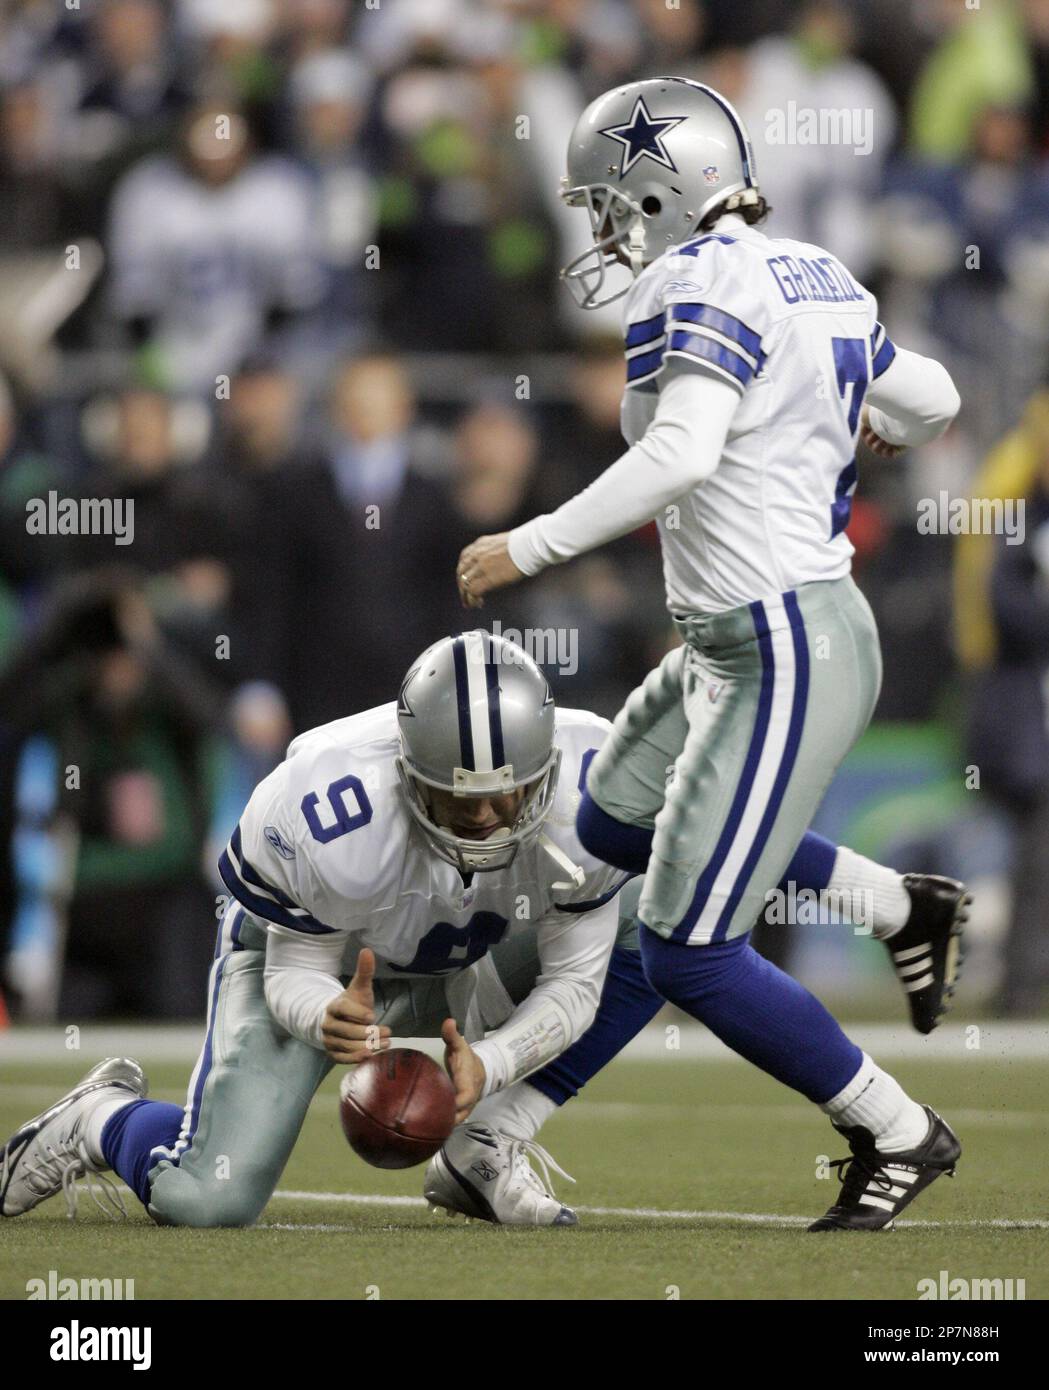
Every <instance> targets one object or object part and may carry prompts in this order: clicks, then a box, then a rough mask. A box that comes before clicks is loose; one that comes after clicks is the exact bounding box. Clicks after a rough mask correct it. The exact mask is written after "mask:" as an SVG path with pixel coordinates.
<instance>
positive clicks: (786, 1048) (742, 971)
mask: <svg viewBox="0 0 1049 1390" xmlns="http://www.w3.org/2000/svg"><path fill="white" fill-rule="evenodd" d="M640 934H641V959H642V961H643V962H644V966H645V975H646V977H647V979H648V982H649V984H651V985H652V987H653V988H654V989H656V990H658V991H659V993H660V994H661V995H662V996H663V997H664V999H669V1000H670V1002H671V1003H672V1004H676V1005H677V1006H678V1008H679V1009H684V1011H685V1012H686V1013H687V1014H691V1015H692V1017H693V1018H697V1019H699V1021H700V1023H704V1024H706V1026H707V1027H708V1028H709V1029H710V1031H711V1032H712V1033H714V1034H716V1035H717V1036H718V1037H719V1038H720V1039H721V1041H722V1042H723V1043H725V1044H726V1045H727V1046H728V1047H730V1048H731V1049H732V1050H733V1052H737V1053H738V1054H739V1055H740V1056H741V1057H745V1058H746V1059H747V1061H748V1062H753V1064H754V1065H755V1066H756V1067H760V1068H761V1070H762V1071H765V1072H768V1074H769V1075H770V1076H774V1077H775V1078H776V1080H777V1081H782V1082H783V1084H784V1086H790V1087H791V1088H792V1089H793V1090H795V1091H800V1092H801V1094H802V1095H803V1096H807V1097H808V1098H809V1100H811V1101H814V1102H815V1103H816V1104H817V1105H822V1104H823V1103H824V1102H825V1101H828V1100H830V1099H831V1097H832V1096H836V1095H837V1094H838V1092H839V1091H842V1090H844V1088H845V1086H847V1085H848V1083H849V1082H850V1081H851V1080H852V1078H853V1077H854V1076H855V1075H856V1073H857V1071H858V1070H859V1067H860V1062H861V1061H862V1058H863V1054H862V1052H861V1051H860V1049H859V1048H858V1047H857V1046H856V1044H855V1043H853V1042H850V1041H849V1039H848V1038H847V1037H846V1036H845V1034H844V1033H843V1032H842V1031H841V1028H840V1027H839V1025H838V1023H837V1022H836V1020H835V1019H834V1018H832V1017H831V1015H830V1014H829V1013H828V1012H827V1010H826V1009H825V1008H824V1007H823V1005H822V1004H821V1003H820V1002H819V1000H818V999H816V998H815V996H814V995H811V994H810V993H809V992H808V990H807V989H805V988H804V987H803V986H802V985H799V984H798V982H797V980H794V979H791V977H790V976H789V975H786V974H784V972H783V971H782V970H780V969H779V968H778V967H777V966H775V965H773V964H772V963H771V962H770V961H767V960H765V958H764V957H763V956H759V955H758V953H757V951H755V950H754V948H753V947H752V946H751V945H750V942H749V940H748V938H747V937H746V936H737V937H733V938H732V939H731V940H729V941H719V942H713V943H711V944H710V945H708V946H685V945H682V944H681V943H680V942H676V941H666V940H664V938H663V937H661V936H657V935H656V933H655V932H653V931H649V929H648V928H647V927H645V926H642V927H641V932H640Z"/></svg>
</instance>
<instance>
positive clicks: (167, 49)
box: [77, 0, 189, 160]
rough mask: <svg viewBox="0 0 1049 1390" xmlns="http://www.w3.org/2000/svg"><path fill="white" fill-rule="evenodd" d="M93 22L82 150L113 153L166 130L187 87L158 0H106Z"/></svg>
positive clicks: (90, 154) (89, 154) (82, 104)
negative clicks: (177, 63)
mask: <svg viewBox="0 0 1049 1390" xmlns="http://www.w3.org/2000/svg"><path fill="white" fill-rule="evenodd" d="M91 23H92V25H93V33H92V36H91V37H92V43H91V46H90V49H89V59H88V63H87V64H86V65H85V71H84V90H83V93H82V94H81V97H80V101H79V111H80V113H81V118H80V121H79V122H78V130H77V145H78V154H79V156H80V158H81V159H88V160H100V159H105V158H110V159H111V158H113V157H114V156H117V155H122V154H123V153H124V152H125V151H127V150H128V149H130V148H135V147H137V148H141V147H142V146H143V145H146V144H152V143H154V142H155V141H156V140H158V139H159V138H160V137H162V136H164V135H166V133H167V130H168V128H169V126H170V125H171V123H172V122H173V121H174V120H175V119H177V117H178V116H179V115H180V114H181V113H182V111H183V110H184V108H185V107H186V105H187V104H188V101H189V92H188V90H187V88H186V86H185V84H184V81H183V78H182V74H181V73H180V72H179V70H178V67H177V65H176V61H175V59H176V54H175V52H174V51H173V49H172V46H171V35H170V33H169V32H168V26H167V19H166V16H165V12H164V7H163V6H162V5H161V4H160V0H102V3H101V4H99V5H98V7H97V8H96V9H94V10H93V12H92V14H91Z"/></svg>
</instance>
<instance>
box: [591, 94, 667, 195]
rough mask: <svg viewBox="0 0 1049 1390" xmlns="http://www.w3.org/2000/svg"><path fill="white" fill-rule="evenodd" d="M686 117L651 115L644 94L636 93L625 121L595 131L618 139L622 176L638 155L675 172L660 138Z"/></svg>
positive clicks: (612, 138) (638, 157) (610, 138)
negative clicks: (641, 95)
mask: <svg viewBox="0 0 1049 1390" xmlns="http://www.w3.org/2000/svg"><path fill="white" fill-rule="evenodd" d="M685 119H687V118H686V117H685V116H658V117H657V116H652V115H650V114H649V110H648V107H647V106H646V105H645V98H644V97H638V99H637V101H636V102H635V103H634V110H633V114H632V115H631V117H630V120H629V121H628V122H627V124H626V125H612V126H607V127H606V128H605V129H604V130H599V131H598V134H599V135H605V136H607V137H608V139H609V140H618V141H619V143H620V144H621V145H622V147H623V149H622V152H621V153H620V156H619V177H620V178H621V179H622V178H625V176H626V175H627V174H629V173H630V170H631V169H632V168H633V167H634V165H635V164H637V162H638V161H639V160H641V159H651V160H654V161H655V163H656V164H661V165H662V166H663V168H664V169H671V170H673V172H674V173H675V174H676V173H677V172H678V168H677V165H676V164H675V163H674V161H673V160H672V159H671V157H670V155H669V154H667V152H666V149H665V148H664V146H663V139H664V137H665V136H666V135H668V134H669V133H670V131H672V130H673V129H674V127H675V126H679V125H680V124H681V122H682V121H683V120H685Z"/></svg>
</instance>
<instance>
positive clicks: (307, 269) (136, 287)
mask: <svg viewBox="0 0 1049 1390" xmlns="http://www.w3.org/2000/svg"><path fill="white" fill-rule="evenodd" d="M315 217H316V207H315V201H314V197H313V194H312V191H311V188H310V185H309V182H308V181H307V180H306V178H305V177H304V175H303V174H302V173H301V172H300V171H299V170H298V169H296V168H295V167H294V166H293V165H291V164H290V163H288V162H287V161H286V160H283V159H279V158H277V157H275V156H265V155H258V154H256V153H255V152H254V151H253V149H252V140H251V134H250V131H249V129H248V124H247V121H246V120H245V118H244V117H243V116H242V115H241V114H240V113H239V112H237V111H230V110H229V108H227V107H223V106H221V105H217V104H212V105H209V106H202V107H198V108H197V110H195V111H194V112H193V114H192V116H191V117H190V119H189V120H188V121H187V122H186V124H185V126H184V128H183V131H182V136H181V140H180V145H179V152H178V157H177V158H168V157H160V158H156V159H149V160H146V161H145V162H144V163H142V164H139V165H137V166H136V167H135V168H134V169H132V170H131V172H130V173H129V174H128V175H127V176H126V177H125V178H124V179H123V180H122V182H121V183H120V185H119V187H118V188H117V190H116V193H115V195H114V199H113V211H112V219H111V225H110V233H109V254H110V257H111V267H112V305H113V311H114V313H115V314H116V315H117V317H118V318H119V319H121V320H122V321H123V322H124V323H125V324H126V325H127V326H128V328H129V329H130V330H131V332H132V333H133V334H134V335H135V337H136V338H137V339H138V341H140V342H145V341H150V342H151V343H152V345H153V346H154V347H155V348H156V350H157V351H158V352H159V354H160V358H161V370H162V372H163V373H164V375H165V376H166V378H167V379H168V380H169V382H170V383H171V384H173V385H176V386H179V387H183V388H195V389H197V390H201V391H204V390H207V391H212V392H213V391H214V390H215V385H216V379H217V378H218V377H219V376H220V375H225V376H229V375H230V374H232V373H233V372H234V371H236V369H237V367H238V365H239V364H240V362H241V360H242V359H243V357H244V356H245V355H246V353H247V352H248V351H249V350H250V349H251V348H252V347H253V346H254V345H255V344H256V343H257V342H258V339H259V336H260V334H261V333H262V332H263V330H264V328H266V327H267V326H269V327H276V326H279V324H280V323H281V322H282V321H283V320H286V319H287V318H288V317H289V316H293V315H298V314H303V313H305V312H307V311H309V310H310V309H313V308H314V307H315V306H316V305H317V304H318V302H319V300H320V298H321V295H322V292H323V288H324V279H323V274H322V269H321V263H320V252H319V247H318V240H317V229H316V221H315Z"/></svg>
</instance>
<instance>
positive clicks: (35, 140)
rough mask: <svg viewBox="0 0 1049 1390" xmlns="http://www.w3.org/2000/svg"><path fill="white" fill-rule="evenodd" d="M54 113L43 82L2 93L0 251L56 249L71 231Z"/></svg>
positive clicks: (18, 85) (72, 210) (27, 82)
mask: <svg viewBox="0 0 1049 1390" xmlns="http://www.w3.org/2000/svg"><path fill="white" fill-rule="evenodd" d="M61 156H62V143H61V131H60V126H59V121H58V118H57V112H56V111H55V109H54V106H53V103H51V102H50V101H49V97H48V92H47V89H46V87H45V85H44V83H43V82H42V81H41V80H38V79H29V78H27V79H25V80H23V81H21V82H17V83H14V84H13V85H11V86H9V87H7V88H5V89H4V90H3V91H2V92H0V200H2V203H3V209H4V215H3V217H0V247H3V249H4V250H8V251H9V250H20V251H24V250H30V249H32V250H35V249H39V248H40V247H42V246H52V245H55V244H56V243H57V242H58V241H59V240H60V238H61V237H62V235H63V234H64V232H65V230H66V229H67V228H69V227H70V226H72V225H75V218H76V211H75V204H74V203H73V200H72V198H71V196H70V193H69V190H68V188H67V186H66V182H65V179H64V177H63V174H62V170H61Z"/></svg>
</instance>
